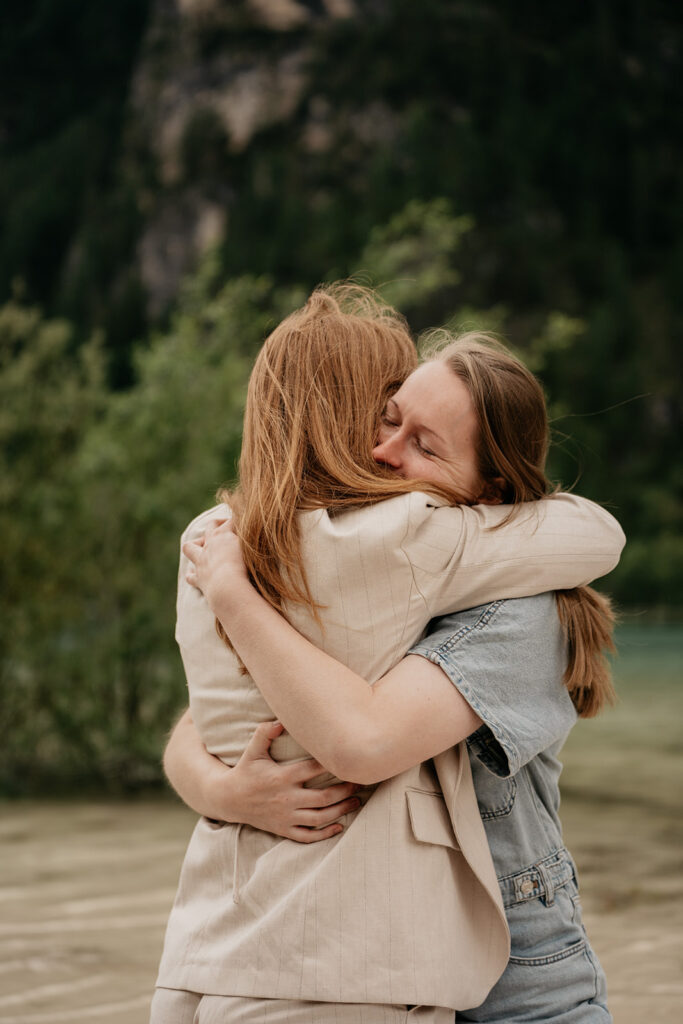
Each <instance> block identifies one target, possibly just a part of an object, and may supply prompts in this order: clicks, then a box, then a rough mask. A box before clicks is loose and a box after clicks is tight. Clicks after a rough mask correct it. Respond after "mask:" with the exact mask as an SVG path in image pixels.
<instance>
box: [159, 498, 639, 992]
mask: <svg viewBox="0 0 683 1024" xmlns="http://www.w3.org/2000/svg"><path fill="white" fill-rule="evenodd" d="M507 511H508V510H506V509H501V507H486V506H482V507H477V508H447V507H443V506H441V505H440V503H439V502H438V501H435V500H434V499H432V498H428V497H427V496H425V495H421V494H412V495H406V496H403V497H400V498H396V499H392V500H391V501H387V502H383V503H381V504H380V505H375V506H373V507H371V508H365V509H359V510H354V511H351V512H347V513H344V514H343V515H338V516H335V517H330V516H329V515H328V514H327V513H326V512H325V511H323V510H318V511H315V512H307V513H302V515H301V517H300V526H301V538H302V550H303V553H304V559H305V564H306V567H307V572H308V579H309V585H310V587H311V592H312V593H313V595H314V597H315V598H316V600H317V601H318V602H320V604H321V605H322V606H323V611H322V618H323V629H320V628H319V627H318V626H316V624H315V623H314V622H313V621H312V620H311V618H310V617H309V616H308V615H307V614H306V613H305V611H302V609H301V608H292V609H290V610H289V611H290V619H291V621H292V622H293V624H294V625H295V626H296V627H297V628H298V629H299V630H300V631H301V632H302V633H304V634H305V635H306V636H308V637H309V639H311V640H312V641H313V642H314V643H316V644H317V645H318V646H320V647H322V648H324V649H325V650H327V651H328V652H329V653H331V654H332V655H333V656H335V657H337V658H340V659H341V660H343V661H344V662H346V664H348V665H349V666H350V667H352V668H353V669H355V670H356V671H358V672H360V673H361V674H363V675H364V676H365V677H367V678H368V679H370V680H371V681H374V680H375V679H377V678H379V676H380V675H382V674H383V673H384V672H386V671H387V669H388V668H390V667H391V666H392V665H393V664H394V663H395V662H396V661H397V660H399V658H400V657H402V655H403V654H404V653H405V652H406V651H407V650H408V648H409V647H410V646H411V645H412V644H413V643H414V642H415V641H416V640H417V639H418V637H419V636H420V635H421V633H422V632H423V630H424V628H425V626H426V624H427V622H428V620H429V619H430V618H431V617H432V616H434V615H437V614H440V613H441V612H444V611H447V610H457V609H458V608H464V607H468V606H471V605H474V604H479V603H481V602H483V601H486V600H490V599H493V598H494V597H511V596H520V595H522V594H531V593H537V592H540V591H543V590H547V589H553V588H555V587H572V586H576V585H578V584H580V583H584V582H587V581H588V580H589V579H591V578H593V577H594V576H596V575H600V574H602V573H604V572H607V571H609V569H610V568H612V566H613V565H614V564H615V563H616V559H617V557H618V553H619V550H620V549H621V545H622V543H623V541H622V537H623V535H622V534H621V531H620V529H619V527H618V526H617V524H616V523H615V521H614V520H613V519H612V518H611V517H610V516H608V515H607V514H606V513H604V512H603V511H602V510H601V509H599V508H598V507H597V506H594V505H591V503H589V502H584V501H582V500H581V499H576V498H573V497H569V496H562V497H557V498H553V499H551V500H549V501H547V502H543V503H542V505H539V504H538V503H537V504H535V505H534V506H533V507H529V508H526V509H524V510H523V511H522V513H521V514H520V516H519V517H518V518H517V519H516V520H514V521H513V522H512V523H509V524H506V525H503V526H501V528H500V529H498V530H494V531H487V530H486V527H487V526H493V525H497V524H498V523H501V522H502V520H503V519H504V518H505V515H506V513H507ZM221 512H222V514H223V515H225V514H226V509H225V508H224V507H223V508H222V509H220V508H219V509H218V510H211V511H210V512H207V513H204V514H203V515H202V516H200V517H199V518H198V519H196V520H195V521H194V522H193V523H192V524H191V525H190V527H189V528H188V530H187V531H186V533H185V535H184V538H188V537H194V536H198V535H199V534H201V533H202V532H203V530H204V529H205V527H206V524H207V523H208V521H209V520H210V519H211V518H214V517H215V516H216V515H217V514H221ZM186 568H187V565H186V562H185V560H184V558H183V559H181V566H180V574H179V588H178V621H177V631H176V636H177V640H178V643H179V645H180V649H181V653H182V656H183V661H184V665H185V670H186V674H187V679H188V685H189V690H190V704H191V708H192V715H193V718H194V721H195V723H196V725H197V727H198V729H199V731H200V733H201V735H202V738H203V739H204V742H205V743H206V745H207V747H208V748H209V750H211V751H212V752H213V753H215V754H217V755H218V756H220V757H222V758H223V759H224V760H225V761H226V763H228V764H234V763H235V762H236V760H237V759H238V758H239V756H240V754H241V753H242V751H243V749H244V747H245V745H246V743H247V742H248V740H249V737H250V736H251V733H252V731H253V729H254V727H255V725H256V724H257V723H258V722H261V721H265V720H269V719H271V718H272V717H273V716H272V712H271V711H270V709H269V708H268V706H267V705H266V704H265V702H264V701H263V698H262V697H261V696H260V694H259V692H258V690H257V689H256V687H255V685H254V684H253V682H252V680H251V679H250V678H249V677H248V676H244V675H240V674H239V672H238V667H237V662H236V659H235V658H234V657H233V655H232V654H231V653H230V652H229V651H228V649H227V648H226V647H225V646H224V645H223V644H222V643H221V642H220V640H219V639H218V637H217V636H216V633H215V630H214V622H213V616H212V614H211V612H210V610H209V609H208V606H207V605H206V603H205V602H204V599H203V598H202V596H201V595H200V594H199V593H198V592H197V591H195V590H193V589H192V588H191V587H190V586H189V585H188V584H187V583H186V582H185V578H184V577H185V571H186ZM272 753H273V756H274V758H275V759H276V760H279V761H290V760H293V759H298V758H301V757H304V756H306V754H305V751H303V750H302V748H301V747H300V746H299V745H298V744H297V743H296V742H295V741H294V740H293V739H292V738H291V737H289V736H287V735H285V736H283V737H281V738H279V739H277V740H275V742H274V743H273V746H272ZM435 766H436V768H434V767H433V766H432V765H431V763H430V764H428V765H421V766H417V767H416V768H413V769H411V770H409V771H408V772H404V773H403V774H402V775H400V776H397V777H396V778H394V779H391V780H389V781H388V782H386V783H383V784H381V785H380V786H378V787H374V788H372V789H371V790H368V792H367V793H366V799H365V802H364V804H363V806H362V807H361V808H360V809H359V810H358V811H357V812H354V814H353V815H349V816H347V820H346V822H345V824H346V828H345V830H344V832H343V833H342V834H341V835H340V836H337V837H334V838H333V839H330V840H327V841H325V842H323V843H319V844H314V845H311V846H305V845H301V844H297V843H294V842H291V841H289V840H286V839H281V838H279V837H277V836H272V835H270V834H268V833H264V832H260V831H258V830H255V829H252V828H250V827H249V826H243V827H242V828H241V829H238V828H237V826H234V825H222V826H216V825H213V824H211V823H210V822H208V821H207V820H206V819H202V820H200V821H199V823H198V825H197V827H196V829H195V832H194V834H193V837H192V840H191V842H190V846H189V848H188V851H187V855H186V858H185V862H184V864H183V869H182V873H181V879H180V884H179V889H178V895H177V898H176V902H175V905H174V908H173V911H172V913H171V917H170V920H169V926H168V931H167V936H166V944H165V948H164V954H163V957H162V962H161V967H160V973H159V979H158V984H159V985H160V986H165V987H168V988H182V989H188V990H190V991H194V992H201V993H207V994H212V995H231V996H250V997H268V998H271V999H273V998H276V999H283V1000H285V999H290V1000H318V1001H326V1002H331V1003H334V1002H342V1003H358V1004H362V1003H375V1004H383V1003H389V1004H418V1005H433V1006H442V1007H451V1008H456V1009H461V1008H465V1007H469V1006H475V1005H477V1004H478V1003H479V1002H481V1000H482V999H483V998H484V997H485V995H486V993H487V992H488V990H489V989H490V988H491V986H492V985H493V984H494V982H495V981H496V979H497V978H498V976H499V975H500V973H501V972H502V970H503V969H504V967H505V964H506V961H507V956H508V936H507V928H506V925H505V920H504V915H503V911H502V905H501V901H500V895H499V890H498V886H497V883H496V878H495V873H494V870H493V865H492V862H491V859H490V855H489V852H488V846H487V844H486V839H485V835H484V830H483V826H482V824H481V819H480V817H479V814H478V809H477V804H476V798H475V795H474V790H473V788H472V781H471V775H470V769H469V760H468V758H467V754H466V752H464V751H463V750H462V749H461V748H455V749H453V750H451V751H448V752H447V753H446V754H443V755H441V756H440V757H439V758H437V759H435ZM327 779H328V780H329V776H328V777H327ZM320 784H321V785H322V784H325V781H324V780H323V781H321V783H320ZM442 791H443V793H445V794H446V801H445V802H444V798H443V796H442V795H441V794H442Z"/></svg>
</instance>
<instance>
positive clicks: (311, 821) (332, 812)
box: [296, 796, 360, 829]
mask: <svg viewBox="0 0 683 1024" xmlns="http://www.w3.org/2000/svg"><path fill="white" fill-rule="evenodd" d="M359 807H360V800H359V799H358V797H356V796H354V797H352V798H351V799H350V800H342V801H341V802H340V803H338V804H334V806H333V807H323V808H316V809H314V810H305V809H304V810H299V811H298V812H297V816H296V820H297V825H307V826H308V827H309V828H315V829H319V828H324V827H325V826H327V825H331V824H332V823H333V822H336V821H337V820H338V819H339V818H341V817H343V815H345V814H350V813H351V812H352V811H357V810H358V808H359Z"/></svg>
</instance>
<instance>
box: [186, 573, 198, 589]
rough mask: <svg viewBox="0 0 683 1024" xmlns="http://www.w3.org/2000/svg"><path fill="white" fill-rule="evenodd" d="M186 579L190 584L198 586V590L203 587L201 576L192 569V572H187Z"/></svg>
mask: <svg viewBox="0 0 683 1024" xmlns="http://www.w3.org/2000/svg"><path fill="white" fill-rule="evenodd" d="M185 579H186V580H187V582H188V583H189V584H190V586H192V587H196V589H197V590H200V589H201V588H200V586H199V578H198V576H197V573H196V572H194V571H190V572H187V573H185Z"/></svg>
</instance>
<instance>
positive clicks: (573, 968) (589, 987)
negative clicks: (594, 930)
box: [456, 881, 612, 1024]
mask: <svg viewBox="0 0 683 1024" xmlns="http://www.w3.org/2000/svg"><path fill="white" fill-rule="evenodd" d="M576 895H577V891H576V885H575V884H574V882H573V881H568V882H567V883H566V884H565V885H562V886H559V887H558V888H557V889H555V890H554V898H553V901H552V902H551V903H549V904H546V903H545V902H544V900H543V899H542V898H541V897H537V898H535V899H528V900H522V901H520V902H518V903H514V904H513V905H512V906H508V907H507V909H506V915H507V919H508V923H509V925H510V935H511V939H512V955H511V956H510V960H509V962H508V965H507V967H506V968H505V971H504V973H503V975H502V977H501V978H500V980H499V981H498V983H497V984H496V985H495V986H494V987H493V989H492V990H491V992H490V993H489V995H488V996H487V998H486V999H485V1001H484V1002H483V1003H482V1004H481V1006H478V1007H476V1009H472V1010H465V1011H464V1012H463V1011H458V1014H457V1018H456V1019H457V1021H458V1024H460V1022H461V1021H462V1022H463V1024H464V1022H467V1021H471V1022H478V1024H493V1022H494V1021H496V1022H500V1024H502V1022H505V1024H513V1022H517V1021H519V1022H522V1021H538V1022H540V1021H543V1022H550V1021H556V1020H557V1021H560V1020H562V1021H564V1020H571V1021H575V1022H576V1024H610V1021H611V1019H612V1018H611V1017H610V1015H609V1012H608V1010H607V1008H606V1005H605V986H604V975H603V973H602V969H601V967H600V965H599V964H598V963H597V961H596V960H595V957H594V954H593V952H592V950H591V948H590V945H589V944H588V940H587V938H586V933H585V932H584V930H583V927H582V925H581V918H580V915H577V914H576ZM577 918H578V919H577Z"/></svg>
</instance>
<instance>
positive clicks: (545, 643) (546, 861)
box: [411, 594, 612, 1024]
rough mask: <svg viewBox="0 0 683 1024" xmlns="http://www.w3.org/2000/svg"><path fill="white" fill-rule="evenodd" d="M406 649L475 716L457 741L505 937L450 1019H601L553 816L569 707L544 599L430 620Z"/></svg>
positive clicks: (550, 607)
mask: <svg viewBox="0 0 683 1024" xmlns="http://www.w3.org/2000/svg"><path fill="white" fill-rule="evenodd" d="M411 654H420V655H422V656H423V657H425V658H428V659H429V660H430V661H433V662H434V663H435V664H437V665H439V666H440V667H441V668H442V669H443V671H444V672H445V673H446V675H447V676H448V677H449V678H450V679H451V681H452V682H453V683H454V685H455V686H457V688H458V689H459V690H460V692H461V693H462V695H463V696H464V697H465V699H466V700H467V701H468V703H469V704H470V705H471V706H472V708H473V709H474V710H475V711H476V712H477V714H478V715H479V717H480V718H481V719H482V720H483V722H484V725H482V726H481V727H480V729H479V730H478V731H477V732H476V733H474V734H473V735H472V736H471V737H470V738H469V740H468V746H469V752H470V761H471V764H472V774H473V777H474V787H475V790H476V793H477V798H478V801H479V808H480V811H481V816H482V819H483V821H484V826H485V828H486V833H487V836H488V841H489V845H490V847H491V854H492V856H493V861H494V864H495V867H496V873H497V875H498V881H499V883H500V888H501V891H502V894H503V902H504V904H505V912H506V915H507V919H508V924H509V926H510V933H511V939H512V951H511V956H510V961H509V963H508V966H507V968H506V970H505V972H504V974H503V976H502V978H501V979H500V981H499V982H498V983H497V984H496V985H495V987H494V988H493V990H492V991H491V992H490V994H489V996H488V997H487V999H486V1000H485V1002H484V1003H482V1005H481V1006H479V1007H477V1008H476V1009H473V1010H465V1011H459V1012H458V1014H457V1021H458V1024H461V1022H465V1021H480V1022H486V1024H512V1022H515V1021H520V1022H521V1021H525V1022H538V1024H540V1022H545V1024H609V1022H611V1020H612V1018H611V1016H610V1014H609V1012H608V1010H607V1006H606V998H607V996H606V986H605V977H604V974H603V972H602V968H601V967H600V964H599V963H598V961H597V959H596V957H595V954H594V953H593V951H592V949H591V947H590V945H589V943H588V939H587V937H586V933H585V931H584V928H583V925H582V923H581V908H580V905H579V898H578V890H577V884H576V873H575V868H574V864H573V861H572V859H571V857H570V855H569V852H568V851H567V850H566V849H565V848H564V846H563V843H562V830H561V826H560V821H559V817H558V807H559V802H560V793H559V787H558V780H559V776H560V771H561V768H562V766H561V764H560V762H559V761H558V759H557V755H558V753H559V750H560V748H561V747H562V744H563V743H564V741H565V739H566V737H567V734H568V733H569V730H570V729H571V727H572V726H573V724H574V722H575V721H576V712H575V710H574V707H573V705H572V702H571V700H570V698H569V695H568V693H567V690H566V689H565V687H564V685H563V682H562V675H563V672H564V668H565V664H566V652H565V646H564V641H563V637H562V631H561V627H560V623H559V619H558V615H557V609H556V605H555V600H554V597H553V595H552V594H541V595H539V596H537V597H530V598H520V599H517V600H508V601H495V602H494V603H493V604H489V605H484V606H482V607H479V608H472V609H469V610H468V611H465V612H459V613H457V614H455V615H448V616H445V617H444V618H440V619H437V620H434V621H433V622H432V623H431V627H430V634H429V636H427V637H426V638H425V639H424V640H422V641H420V642H419V643H418V644H417V645H416V646H415V647H414V648H413V649H412V651H411Z"/></svg>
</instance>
